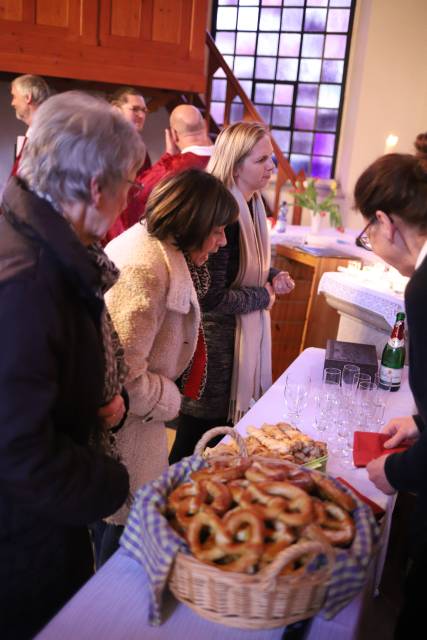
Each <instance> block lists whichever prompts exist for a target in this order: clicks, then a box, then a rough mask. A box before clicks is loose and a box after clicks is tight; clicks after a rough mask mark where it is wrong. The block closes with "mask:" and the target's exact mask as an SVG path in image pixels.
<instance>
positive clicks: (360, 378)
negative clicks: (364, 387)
mask: <svg viewBox="0 0 427 640" xmlns="http://www.w3.org/2000/svg"><path fill="white" fill-rule="evenodd" d="M361 382H371V376H370V375H369V373H361V372H360V373H356V375H355V376H354V389H355V390H357V389H358V387H359V385H360V383H361Z"/></svg>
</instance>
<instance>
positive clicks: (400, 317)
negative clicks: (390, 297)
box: [396, 311, 405, 322]
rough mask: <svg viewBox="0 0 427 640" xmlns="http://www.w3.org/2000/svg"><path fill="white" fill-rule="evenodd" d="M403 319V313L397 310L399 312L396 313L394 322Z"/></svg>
mask: <svg viewBox="0 0 427 640" xmlns="http://www.w3.org/2000/svg"><path fill="white" fill-rule="evenodd" d="M404 319H405V314H404V313H403V311H399V313H398V314H397V315H396V322H400V321H401V320H404Z"/></svg>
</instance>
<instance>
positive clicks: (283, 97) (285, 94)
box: [274, 84, 294, 104]
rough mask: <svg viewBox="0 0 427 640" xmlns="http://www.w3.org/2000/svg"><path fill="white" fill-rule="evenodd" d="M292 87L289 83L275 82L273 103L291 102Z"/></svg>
mask: <svg viewBox="0 0 427 640" xmlns="http://www.w3.org/2000/svg"><path fill="white" fill-rule="evenodd" d="M293 96H294V88H293V87H292V86H291V85H290V84H276V89H275V92H274V104H292V99H293Z"/></svg>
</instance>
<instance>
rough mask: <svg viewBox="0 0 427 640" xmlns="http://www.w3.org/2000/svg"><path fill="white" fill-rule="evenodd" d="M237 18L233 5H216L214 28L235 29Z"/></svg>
mask: <svg viewBox="0 0 427 640" xmlns="http://www.w3.org/2000/svg"><path fill="white" fill-rule="evenodd" d="M236 20H237V8H235V7H218V12H217V14H216V28H217V29H218V31H220V30H221V29H235V28H236Z"/></svg>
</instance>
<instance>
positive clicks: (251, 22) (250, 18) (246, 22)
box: [229, 7, 258, 31]
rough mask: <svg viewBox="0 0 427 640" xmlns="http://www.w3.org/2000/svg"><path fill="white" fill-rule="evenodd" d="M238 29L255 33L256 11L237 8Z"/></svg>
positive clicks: (249, 8) (256, 23)
mask: <svg viewBox="0 0 427 640" xmlns="http://www.w3.org/2000/svg"><path fill="white" fill-rule="evenodd" d="M237 25H238V28H239V29H243V30H244V31H256V30H257V28H258V9H252V8H251V7H245V8H239V20H238V23H237ZM229 28H231V27H229Z"/></svg>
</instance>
